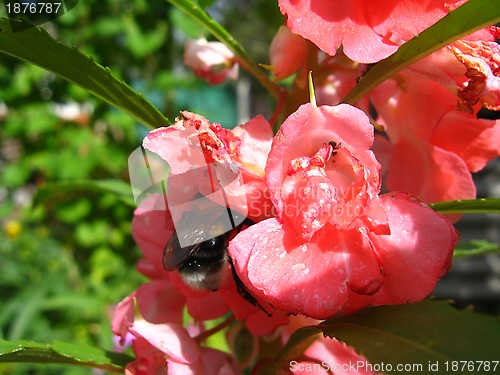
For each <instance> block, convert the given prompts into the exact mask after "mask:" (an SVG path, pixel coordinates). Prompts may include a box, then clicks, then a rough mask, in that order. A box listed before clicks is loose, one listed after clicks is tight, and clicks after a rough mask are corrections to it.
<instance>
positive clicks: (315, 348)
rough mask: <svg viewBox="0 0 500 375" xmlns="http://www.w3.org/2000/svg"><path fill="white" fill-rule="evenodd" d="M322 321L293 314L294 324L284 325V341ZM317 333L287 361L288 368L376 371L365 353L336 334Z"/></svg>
mask: <svg viewBox="0 0 500 375" xmlns="http://www.w3.org/2000/svg"><path fill="white" fill-rule="evenodd" d="M318 323H320V321H318V320H315V319H311V318H306V317H304V316H300V315H296V316H292V317H290V324H288V325H287V326H285V327H283V330H282V335H281V339H282V342H283V343H284V344H286V342H287V341H288V340H289V338H290V336H291V334H292V333H293V332H294V331H295V330H297V329H299V328H301V327H304V326H313V325H317V324H318ZM318 336H319V337H317V339H316V340H314V341H313V343H312V344H311V345H310V346H309V347H307V348H306V349H305V351H304V352H303V353H302V355H301V356H300V357H298V358H293V359H291V361H290V362H289V363H286V364H285V365H286V367H285V368H286V369H287V370H290V371H291V373H293V374H297V375H298V374H304V375H307V374H327V373H333V374H335V375H374V374H377V372H375V371H372V369H373V366H372V364H370V362H369V361H368V360H367V359H366V358H365V357H364V356H362V355H360V354H358V353H356V351H355V350H354V349H352V348H350V347H349V346H347V345H346V344H345V343H342V342H340V341H338V340H337V339H335V338H328V337H324V336H322V335H321V336H320V335H318Z"/></svg>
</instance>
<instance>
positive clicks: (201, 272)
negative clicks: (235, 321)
mask: <svg viewBox="0 0 500 375" xmlns="http://www.w3.org/2000/svg"><path fill="white" fill-rule="evenodd" d="M227 212H228V213H229V217H230V218H231V223H232V224H233V229H232V230H230V231H228V232H226V233H223V234H219V235H216V236H214V237H212V238H209V239H208V240H203V239H204V238H206V237H210V233H216V234H218V233H221V221H220V220H213V221H210V222H209V221H207V220H206V217H205V220H200V218H202V217H203V215H201V216H197V217H195V218H193V219H194V221H193V220H188V219H191V218H192V215H187V216H186V217H183V218H182V220H181V222H180V223H179V224H180V225H182V222H184V221H185V222H186V223H187V222H189V223H190V224H191V225H193V223H195V222H196V220H198V221H199V223H197V226H196V229H194V230H191V231H189V232H185V233H184V234H182V238H179V235H178V233H177V231H174V232H173V233H172V236H171V237H170V238H169V239H168V241H167V243H166V245H165V248H164V249H163V260H162V263H163V268H164V269H165V270H167V271H175V270H177V271H179V275H180V277H181V279H182V280H183V281H184V283H185V284H187V285H188V286H190V287H191V288H194V289H200V290H211V291H213V292H215V291H217V290H218V289H219V287H220V286H221V285H222V283H223V282H224V280H226V278H227V277H228V274H229V273H231V275H232V277H233V279H234V281H235V284H236V288H237V289H238V293H239V294H240V295H241V296H242V297H243V298H245V299H246V300H247V301H248V302H250V303H251V304H252V305H254V306H255V307H258V308H260V309H261V310H262V311H263V312H264V313H265V314H266V315H268V316H271V314H270V313H269V312H268V311H267V310H266V309H264V308H263V307H262V306H261V305H260V304H259V302H258V301H257V299H256V298H255V297H254V296H252V295H251V294H250V292H249V291H248V290H247V289H246V288H245V285H244V284H243V282H242V281H241V279H240V278H239V276H238V274H237V273H236V271H235V269H234V266H233V264H232V261H231V258H230V257H229V254H228V252H227V244H228V242H229V240H231V239H232V238H233V237H234V236H236V234H238V233H239V232H240V231H241V230H243V229H245V228H247V227H249V226H250V225H253V224H254V223H253V222H252V221H251V220H249V219H243V218H242V216H241V215H240V214H238V213H235V212H234V211H230V210H229V209H228V211H227ZM195 216H196V215H195ZM234 223H239V224H237V225H234ZM181 242H182V243H194V244H193V245H188V246H181ZM228 263H229V264H230V267H228V266H227V265H228ZM229 270H230V271H229Z"/></svg>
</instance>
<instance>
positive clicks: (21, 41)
mask: <svg viewBox="0 0 500 375" xmlns="http://www.w3.org/2000/svg"><path fill="white" fill-rule="evenodd" d="M9 22H14V21H9V20H8V19H6V18H0V52H3V53H6V54H8V55H11V56H14V57H16V58H18V59H21V60H23V61H26V62H28V63H31V64H34V65H37V66H39V67H41V68H43V69H46V70H48V71H51V72H54V73H56V74H57V75H59V76H60V77H62V78H64V79H66V80H68V81H70V82H73V83H75V84H77V85H79V86H81V87H82V88H84V89H86V90H88V91H89V92H91V93H92V94H94V95H96V96H97V97H98V98H100V99H102V100H104V101H105V102H107V103H109V104H111V105H113V106H115V107H117V108H119V109H121V110H122V111H124V112H126V113H128V114H130V115H131V116H133V117H134V118H135V119H137V120H138V121H140V122H141V123H143V124H144V125H148V126H149V127H151V128H156V127H160V126H167V125H169V122H168V120H167V119H166V118H165V117H164V116H163V115H162V114H161V113H160V111H159V110H158V109H157V108H156V107H154V106H153V105H152V104H151V103H150V102H149V101H148V100H147V99H145V98H144V97H143V96H142V95H141V94H140V93H138V92H136V91H135V90H133V89H132V88H131V87H130V86H128V85H127V84H126V83H125V82H123V81H120V80H119V79H117V78H116V77H115V76H113V74H112V73H111V71H110V70H109V69H107V68H104V67H103V66H101V65H99V64H98V63H97V62H95V61H94V60H93V59H92V58H90V57H88V56H86V55H83V54H82V53H80V52H79V51H78V50H76V49H75V48H71V47H68V46H65V45H63V44H61V43H59V42H58V41H56V40H55V39H54V38H52V37H51V36H50V35H49V34H48V33H47V32H46V31H45V30H44V29H43V28H41V27H31V28H28V29H26V30H24V31H22V32H12V31H11V27H10V24H9ZM19 22H21V21H19Z"/></svg>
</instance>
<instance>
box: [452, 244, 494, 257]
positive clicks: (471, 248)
mask: <svg viewBox="0 0 500 375" xmlns="http://www.w3.org/2000/svg"><path fill="white" fill-rule="evenodd" d="M490 253H500V245H499V244H497V243H491V242H488V241H484V240H472V241H470V242H467V243H465V244H459V245H458V246H457V247H456V248H455V251H454V252H453V259H459V258H466V257H470V256H476V255H485V254H490Z"/></svg>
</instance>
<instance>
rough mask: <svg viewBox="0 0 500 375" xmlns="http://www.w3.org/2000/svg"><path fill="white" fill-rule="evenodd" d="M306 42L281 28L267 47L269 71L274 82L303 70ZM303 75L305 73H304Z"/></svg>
mask: <svg viewBox="0 0 500 375" xmlns="http://www.w3.org/2000/svg"><path fill="white" fill-rule="evenodd" d="M306 58H307V42H306V41H305V40H304V38H302V37H301V36H299V35H295V34H293V33H292V32H290V29H289V28H288V27H286V26H281V27H280V28H279V30H278V33H277V34H276V36H275V37H274V39H273V41H272V42H271V45H270V47H269V60H270V62H271V70H272V72H273V73H274V76H275V78H276V80H278V81H279V80H282V79H285V78H287V77H289V76H291V75H292V74H294V73H296V72H298V71H299V70H301V69H304V68H305V64H306ZM304 73H305V72H304Z"/></svg>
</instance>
